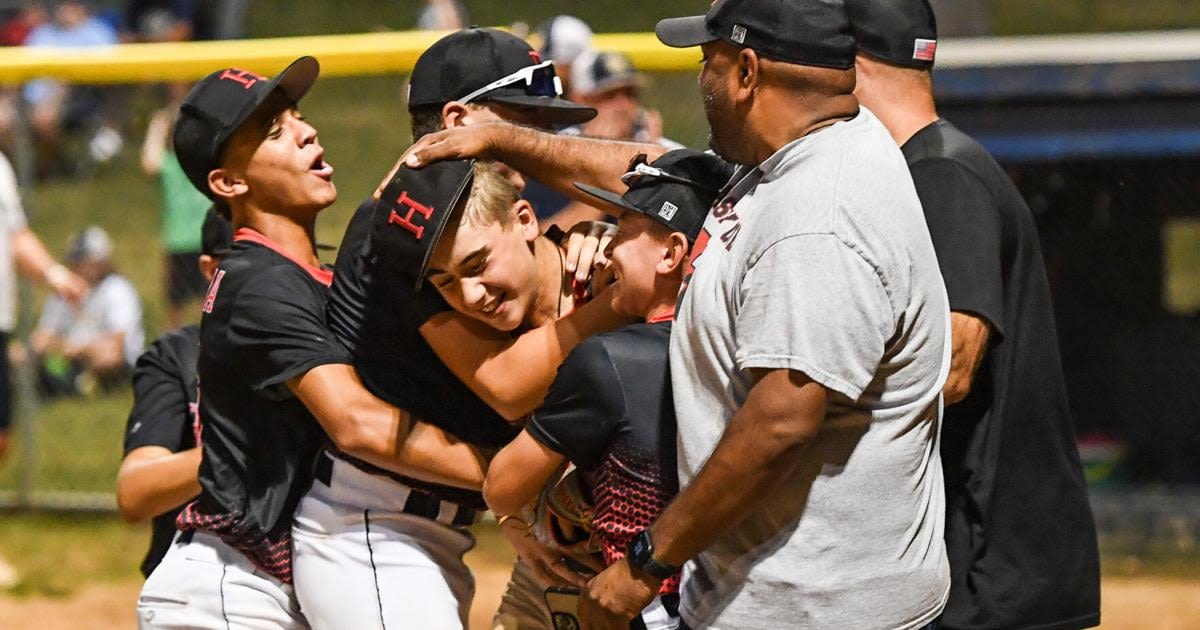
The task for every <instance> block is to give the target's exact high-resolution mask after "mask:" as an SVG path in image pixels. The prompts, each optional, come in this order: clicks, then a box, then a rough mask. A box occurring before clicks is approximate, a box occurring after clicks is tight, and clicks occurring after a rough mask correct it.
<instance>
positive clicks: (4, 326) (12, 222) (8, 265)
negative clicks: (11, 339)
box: [0, 154, 26, 332]
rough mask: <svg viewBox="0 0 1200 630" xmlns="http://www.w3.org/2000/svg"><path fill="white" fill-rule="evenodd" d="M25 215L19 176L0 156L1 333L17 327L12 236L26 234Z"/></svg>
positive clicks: (1, 155) (2, 155)
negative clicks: (20, 233)
mask: <svg viewBox="0 0 1200 630" xmlns="http://www.w3.org/2000/svg"><path fill="white" fill-rule="evenodd" d="M25 227H26V224H25V211H24V210H23V209H22V207H21V193H20V192H19V191H18V190H17V175H16V173H14V172H13V168H12V164H10V163H9V161H8V158H6V157H4V154H0V332H11V331H12V329H13V328H14V327H16V324H17V279H16V276H15V273H14V272H15V264H14V261H13V249H12V238H13V235H14V234H16V233H18V232H20V231H21V230H24V229H25Z"/></svg>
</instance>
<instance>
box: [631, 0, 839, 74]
mask: <svg viewBox="0 0 1200 630" xmlns="http://www.w3.org/2000/svg"><path fill="white" fill-rule="evenodd" d="M654 32H655V33H656V34H657V35H658V39H659V40H660V41H661V42H662V43H664V44H666V45H667V46H671V47H674V48H691V47H693V46H700V45H702V44H707V43H709V42H714V41H717V40H718V39H719V40H724V41H726V42H728V43H730V44H732V45H734V46H737V47H739V48H749V49H751V50H753V51H755V52H757V53H758V54H760V55H762V56H764V57H767V58H769V59H774V60H777V61H783V62H787V63H794V64H798V65H803V66H817V67H823V68H835V69H839V70H848V69H850V68H853V67H854V53H855V43H854V32H853V30H852V29H851V27H850V20H849V18H848V17H847V15H846V3H845V1H844V0H821V1H820V2H798V1H797V0H718V1H717V2H715V3H714V4H713V5H712V6H711V7H710V8H709V9H708V13H706V14H704V15H693V16H688V17H679V18H669V19H665V20H662V21H660V22H659V23H658V24H657V25H656V26H655V28H654Z"/></svg>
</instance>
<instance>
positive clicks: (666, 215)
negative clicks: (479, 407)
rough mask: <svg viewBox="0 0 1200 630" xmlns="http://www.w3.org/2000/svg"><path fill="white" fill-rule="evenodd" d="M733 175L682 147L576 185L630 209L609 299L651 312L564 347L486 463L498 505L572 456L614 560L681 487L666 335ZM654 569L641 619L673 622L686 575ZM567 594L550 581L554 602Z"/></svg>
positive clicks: (529, 497)
mask: <svg viewBox="0 0 1200 630" xmlns="http://www.w3.org/2000/svg"><path fill="white" fill-rule="evenodd" d="M728 177H729V170H728V169H727V167H726V165H725V163H724V162H723V161H722V160H720V159H719V158H716V157H714V156H711V155H706V154H703V153H699V152H695V151H689V150H677V151H672V152H670V153H667V154H666V155H664V156H663V157H661V158H659V159H658V160H656V161H655V162H654V163H653V164H651V165H648V166H647V165H646V164H645V163H644V161H638V162H637V163H635V165H634V166H633V168H632V169H631V172H630V181H631V186H630V188H629V189H628V191H626V193H625V194H624V195H623V196H618V195H615V194H613V193H609V192H606V191H603V190H600V189H597V188H593V187H590V186H586V185H583V184H580V185H579V186H580V188H581V189H582V190H584V191H585V192H588V193H589V194H591V195H594V196H595V197H596V198H597V199H598V200H599V201H600V202H602V205H603V206H608V205H612V206H616V207H618V208H621V209H623V210H626V212H625V213H624V214H623V215H622V217H621V220H620V229H619V231H618V233H617V237H616V239H615V240H614V241H613V244H612V252H611V256H610V260H611V263H610V265H611V267H612V271H613V272H614V277H615V284H614V285H613V286H614V290H613V292H612V295H611V299H612V303H613V307H614V309H616V310H617V311H619V312H622V313H624V314H627V315H630V316H633V317H637V318H638V319H640V320H641V321H642V322H644V323H637V324H631V325H629V326H625V327H623V328H620V329H618V330H615V331H613V332H608V333H603V334H600V335H596V336H594V337H590V338H588V339H587V340H585V341H584V342H583V343H581V344H579V346H577V347H576V348H575V350H574V351H572V352H571V354H570V355H569V356H568V357H567V360H566V361H565V362H564V363H563V365H562V367H560V368H559V370H558V375H557V377H556V378H555V380H554V384H553V385H551V387H550V393H549V394H547V396H546V401H545V402H544V403H543V404H542V406H541V407H540V408H538V410H537V411H535V412H534V413H533V416H532V418H531V419H530V421H529V424H528V425H526V427H525V430H524V431H523V432H522V433H521V434H520V435H519V436H517V438H516V439H515V440H513V441H512V442H511V443H510V444H509V445H508V446H506V447H504V449H502V450H501V451H500V453H499V454H498V455H496V457H495V458H494V459H493V460H492V463H491V465H490V467H489V468H488V476H487V480H486V481H485V482H484V497H485V498H486V499H487V502H488V506H489V507H491V508H492V510H493V511H494V512H496V513H497V514H504V515H511V514H518V513H520V511H521V510H523V509H524V506H525V505H528V504H529V503H531V502H532V501H533V500H534V499H535V498H536V497H537V496H538V494H539V492H541V490H542V488H543V487H544V486H546V485H547V484H548V483H550V482H552V481H554V480H555V475H556V474H557V472H558V471H559V469H560V468H561V467H562V465H563V464H564V463H565V462H570V463H571V464H573V465H574V466H575V467H576V469H577V470H578V471H581V472H582V476H583V479H584V482H583V485H584V494H585V495H586V496H588V497H590V498H591V499H592V504H593V507H592V509H591V513H590V523H589V525H590V529H591V530H592V532H593V540H594V541H595V542H596V543H598V545H599V547H600V549H601V551H602V552H603V555H604V562H605V564H606V565H609V564H612V563H613V562H616V561H617V560H619V559H620V558H623V557H624V556H625V555H626V550H627V548H634V547H632V545H633V544H634V543H635V540H634V533H635V532H637V531H640V530H643V529H645V528H646V527H649V526H650V524H651V523H652V522H653V520H654V518H655V517H656V516H657V515H658V514H659V513H660V512H661V511H662V509H663V508H664V507H665V506H666V504H667V502H668V501H670V499H671V497H673V496H674V494H675V492H676V491H677V489H678V481H677V480H676V476H675V438H674V435H675V415H674V405H673V403H672V401H671V390H670V381H669V380H668V365H667V358H668V354H667V344H668V341H669V339H670V335H671V321H672V320H673V318H674V312H675V300H676V298H677V296H678V293H679V286H680V284H681V283H682V281H683V271H684V267H685V266H686V261H687V256H688V250H689V248H690V244H691V243H693V242H695V239H696V236H697V235H698V234H699V233H700V227H701V225H703V223H704V218H705V216H707V214H708V209H709V207H710V206H711V205H712V203H713V201H714V200H715V198H716V195H717V188H718V187H719V186H720V184H721V183H722V182H724V181H725V179H727V178H728ZM510 518H516V517H510ZM657 577H659V578H661V579H664V580H665V581H664V582H663V585H662V588H661V589H660V591H659V593H660V596H659V598H658V599H657V600H656V601H655V602H654V603H652V605H651V606H650V607H649V608H647V609H646V610H645V611H644V612H643V613H642V615H641V623H642V624H643V625H644V627H646V628H650V629H655V628H660V629H668V628H676V627H678V624H679V616H678V603H679V592H678V590H679V576H678V574H676V573H675V572H674V571H667V572H664V573H663V574H662V575H659V576H657ZM569 597H570V595H569V594H565V593H553V592H552V593H550V594H548V595H547V604H548V605H551V606H555V604H556V599H557V600H562V599H564V598H569ZM566 601H568V602H569V601H570V600H569V599H566ZM551 612H552V613H553V614H554V616H555V619H556V623H558V624H560V625H559V627H562V625H561V624H562V623H566V622H568V621H569V620H567V619H561V618H563V617H566V616H568V615H570V614H571V613H570V607H569V605H568V606H566V607H563V609H559V608H557V607H555V608H554V609H552V611H551ZM560 619H561V621H560ZM576 621H577V620H576Z"/></svg>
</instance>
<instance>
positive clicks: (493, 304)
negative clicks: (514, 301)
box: [479, 293, 508, 317]
mask: <svg viewBox="0 0 1200 630" xmlns="http://www.w3.org/2000/svg"><path fill="white" fill-rule="evenodd" d="M507 297H508V294H507V293H501V294H500V295H498V296H496V297H495V298H494V299H492V300H491V301H490V302H488V303H487V304H484V305H483V307H482V308H480V309H479V312H480V313H482V314H484V315H485V316H488V317H491V316H492V315H495V314H496V313H497V312H499V310H500V307H501V306H503V305H504V301H505V300H506V299H507Z"/></svg>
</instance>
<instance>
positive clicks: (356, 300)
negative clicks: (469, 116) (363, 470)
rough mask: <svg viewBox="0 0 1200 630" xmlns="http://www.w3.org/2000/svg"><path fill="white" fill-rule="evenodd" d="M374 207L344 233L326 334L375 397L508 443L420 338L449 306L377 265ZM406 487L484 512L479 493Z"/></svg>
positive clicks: (473, 437) (456, 429)
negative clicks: (345, 351)
mask: <svg viewBox="0 0 1200 630" xmlns="http://www.w3.org/2000/svg"><path fill="white" fill-rule="evenodd" d="M374 207H375V205H374V202H372V201H369V200H368V201H366V202H364V203H363V204H362V205H360V206H359V207H358V209H357V210H356V211H355V213H354V216H353V217H352V218H351V219H350V224H349V225H348V226H347V227H346V234H345V236H344V237H343V238H342V244H341V247H340V248H339V250H338V257H337V262H336V263H335V270H336V272H335V274H334V281H333V287H332V289H331V297H330V300H329V325H330V328H331V329H332V330H333V332H334V334H335V335H336V336H337V338H338V340H339V341H341V342H342V344H343V345H344V346H345V347H346V348H347V349H348V350H349V351H350V353H351V355H352V356H353V357H354V368H355V370H356V371H357V372H358V375H359V377H360V378H362V380H363V384H364V385H366V387H367V389H368V390H370V391H371V393H372V394H375V395H376V396H378V397H379V398H380V399H382V400H384V401H386V402H388V403H389V404H392V405H395V406H397V407H399V408H401V409H404V410H405V411H408V412H409V413H411V414H413V415H414V416H416V417H418V418H420V419H422V420H424V421H426V422H429V423H430V424H433V425H435V426H438V427H440V428H442V429H444V430H445V431H447V432H448V433H451V434H453V435H454V436H456V437H457V438H459V439H461V440H463V441H465V442H468V443H470V444H476V445H480V446H487V447H499V446H503V445H504V444H507V443H508V442H509V441H510V440H511V439H512V438H513V437H515V436H516V434H517V432H518V431H519V429H517V428H515V427H514V426H512V425H511V424H510V423H508V422H506V421H505V419H504V417H503V416H501V415H500V414H498V413H496V412H495V411H494V410H493V409H492V408H491V407H489V406H488V405H487V403H485V402H483V400H481V399H480V398H479V397H478V396H476V395H475V393H474V392H472V391H471V389H470V388H468V387H467V386H466V385H465V384H463V382H462V381H460V380H458V377H457V376H455V375H454V373H453V372H451V371H450V369H449V368H447V367H446V366H445V365H444V364H443V363H442V361H441V359H439V358H438V356H437V354H436V353H435V352H434V351H433V349H432V348H430V347H429V344H428V343H427V342H426V341H425V338H424V337H422V336H421V332H420V328H421V326H422V325H423V324H424V323H425V322H427V321H428V320H429V318H430V317H432V316H433V315H435V314H437V313H440V312H443V311H448V310H450V307H449V305H447V304H446V302H445V301H444V300H442V298H441V296H440V295H438V293H437V291H436V290H435V289H433V288H432V287H431V286H430V285H429V283H426V284H425V285H424V287H423V288H422V289H421V290H420V291H418V290H416V289H415V288H414V286H413V285H414V282H415V281H414V279H413V278H412V277H411V276H410V275H407V274H402V273H396V272H394V271H393V270H391V269H388V268H386V266H384V265H382V264H377V262H376V256H375V255H374V254H373V252H372V250H371V239H370V230H371V214H372V212H373V210H374ZM356 463H358V462H356ZM405 482H407V483H409V484H410V485H413V486H414V487H418V488H423V489H426V490H430V491H436V492H437V493H438V494H440V495H441V496H442V497H443V498H446V499H450V500H459V501H463V502H467V503H471V504H474V505H482V504H481V499H480V498H479V494H478V493H472V492H466V491H462V490H456V489H453V488H447V487H443V486H438V485H436V484H428V483H424V482H421V481H418V480H415V479H405Z"/></svg>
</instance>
